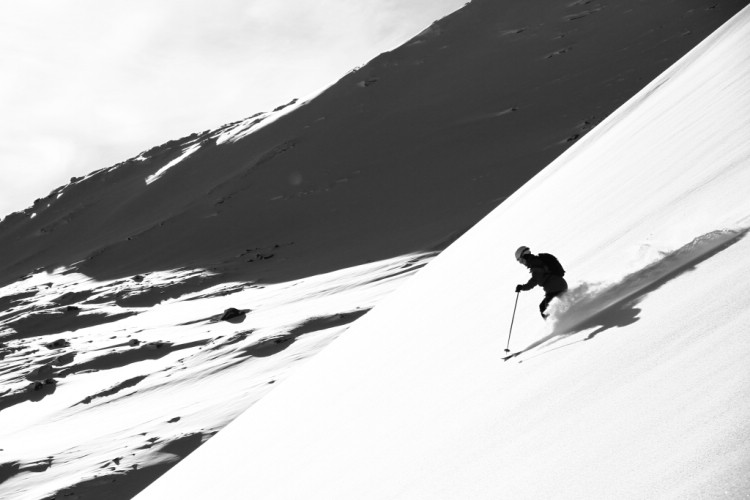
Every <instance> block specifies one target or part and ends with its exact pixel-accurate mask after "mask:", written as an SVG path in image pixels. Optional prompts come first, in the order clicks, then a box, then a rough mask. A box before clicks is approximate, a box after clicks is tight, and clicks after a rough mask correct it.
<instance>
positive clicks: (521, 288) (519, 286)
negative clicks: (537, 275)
mask: <svg viewBox="0 0 750 500" xmlns="http://www.w3.org/2000/svg"><path fill="white" fill-rule="evenodd" d="M521 290H523V285H516V293H518V292H520V291H521Z"/></svg>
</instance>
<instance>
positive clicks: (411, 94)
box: [0, 0, 744, 283]
mask: <svg viewBox="0 0 750 500" xmlns="http://www.w3.org/2000/svg"><path fill="white" fill-rule="evenodd" d="M743 4H744V2H741V1H734V2H729V1H727V2H719V3H717V2H715V1H713V0H711V1H706V0H700V1H698V0H691V1H688V2H679V3H675V2H639V3H638V4H635V5H634V4H633V2H627V1H609V2H589V1H577V2H568V3H554V2H548V3H547V4H546V5H545V8H543V9H540V8H539V6H538V5H537V4H533V3H530V2H523V1H520V0H514V1H504V2H496V1H476V2H472V3H470V4H468V5H467V6H466V7H464V8H463V9H461V10H459V11H458V12H456V13H454V14H453V15H451V16H448V17H447V18H445V19H443V20H441V21H438V22H436V23H435V24H433V25H432V26H431V27H430V28H428V29H427V30H425V31H424V32H423V33H422V34H420V35H418V36H417V37H415V38H414V39H413V40H412V41H410V42H408V43H406V44H405V45H403V46H402V47H399V48H398V49H396V50H394V51H392V52H389V53H385V54H382V55H381V56H379V57H377V58H375V59H374V60H373V61H371V62H370V63H369V64H367V65H366V66H364V67H362V68H360V69H359V70H356V71H354V72H352V73H350V74H348V75H346V76H344V77H343V78H342V79H341V80H340V81H339V82H337V83H336V84H335V85H333V86H331V87H330V88H329V89H327V90H326V91H324V92H323V93H322V94H320V95H318V96H316V97H315V98H314V99H311V100H304V101H299V102H297V103H295V104H293V105H292V106H290V107H288V108H286V113H284V111H285V110H284V109H282V110H279V111H277V112H276V113H271V114H266V113H264V114H259V115H256V116H253V117H250V118H248V119H247V120H243V121H242V122H240V123H237V124H233V125H229V126H226V127H222V128H219V129H218V130H215V131H207V132H204V133H199V134H195V135H193V136H191V137H187V138H184V139H181V140H178V141H174V142H172V143H168V144H165V145H163V146H161V147H157V148H154V149H152V150H150V151H147V152H144V153H143V154H141V155H139V156H138V157H136V158H134V159H131V160H129V161H127V162H124V163H123V164H120V165H116V166H114V167H111V168H107V169H103V170H100V171H98V172H95V173H93V174H89V175H87V176H85V177H83V178H79V179H75V180H74V181H73V182H71V183H70V184H69V185H67V186H65V187H61V188H60V189H58V190H55V191H53V192H52V193H51V194H50V195H49V196H47V197H45V198H41V199H39V200H38V201H37V202H36V203H35V205H34V206H33V207H31V208H29V209H28V210H27V211H25V212H22V213H17V214H14V215H11V216H8V217H6V218H5V220H4V221H3V222H2V224H0V238H1V241H2V248H3V255H2V259H1V260H2V264H1V265H2V269H0V272H1V273H2V276H3V277H4V278H3V282H4V283H7V282H8V281H9V280H14V279H17V278H18V277H19V276H22V275H24V274H26V273H28V272H30V271H33V270H35V269H39V268H43V269H45V270H52V269H54V268H55V267H58V266H63V265H64V266H71V265H75V268H76V269H78V270H79V271H81V272H82V273H84V274H86V275H87V276H90V277H92V278H94V279H99V280H103V279H114V278H122V277H129V276H133V275H137V274H144V273H148V272H153V271H165V270H170V269H178V268H190V269H211V270H213V271H215V272H218V273H220V274H221V275H222V276H224V279H225V280H227V281H229V280H231V279H241V280H245V281H251V280H252V281H258V280H263V281H267V282H279V281H285V280H289V279H295V278H301V277H304V276H309V275H312V274H319V273H321V272H327V271H332V270H334V269H340V268H342V267H348V266H351V265H357V264H361V263H364V262H367V261H369V260H381V259H384V258H390V257H394V256H397V255H403V254H405V253H409V252H413V251H424V250H426V249H442V248H444V247H445V245H446V243H447V242H450V241H452V240H454V239H455V238H456V236H457V235H459V234H461V233H463V232H464V231H465V230H466V229H468V228H469V227H471V226H472V225H473V224H474V223H476V221H477V220H479V219H480V218H481V217H483V216H484V215H486V214H487V213H489V212H490V210H492V209H493V208H494V207H495V206H497V205H498V204H499V203H500V202H501V201H502V200H503V199H505V198H507V197H508V196H510V195H511V194H512V193H513V192H514V191H515V190H516V189H517V188H518V187H520V186H521V185H522V184H523V183H524V182H526V181H527V180H528V179H530V178H531V177H532V176H533V175H534V174H536V173H538V172H539V171H541V170H542V169H543V168H544V167H545V166H546V165H547V164H549V162H551V161H552V160H553V159H555V158H556V157H557V156H559V155H560V154H561V153H562V152H563V151H564V150H565V149H566V148H567V147H568V146H570V144H572V143H574V142H575V141H576V140H577V139H578V138H580V137H581V136H582V135H584V134H585V133H586V132H587V131H589V130H590V129H591V128H593V127H594V126H595V125H596V124H597V123H599V122H600V121H601V120H603V119H604V118H606V117H607V116H608V115H609V114H610V113H612V112H613V111H614V110H615V109H617V108H618V107H619V106H620V105H622V104H623V103H624V102H625V101H626V100H627V99H628V98H630V97H631V96H632V95H633V94H634V93H635V92H636V91H638V90H640V89H641V88H642V87H643V86H644V85H646V84H647V83H648V82H649V81H651V80H652V79H653V78H655V77H656V76H657V75H658V74H659V73H660V72H661V71H663V70H665V69H666V68H667V67H668V66H669V65H670V64H671V63H673V62H674V61H675V60H676V59H677V58H678V57H680V56H682V55H683V54H684V53H685V52H686V51H687V50H688V49H689V48H691V47H693V46H694V45H695V44H696V43H697V42H698V41H700V40H701V39H703V38H704V37H705V36H707V35H708V34H709V33H711V32H712V31H713V30H714V29H716V28H717V27H718V26H720V25H721V24H722V23H723V22H724V21H725V20H726V19H728V18H729V17H730V16H731V15H732V14H733V13H735V12H736V11H737V10H738V9H739V8H740V7H741V6H742V5H743ZM605 47H606V49H605ZM290 108H294V109H293V111H292V110H291V109H290ZM282 114H283V115H284V116H278V115H282ZM274 117H277V118H276V119H275V121H273V120H274ZM269 121H273V123H268V122H269ZM188 153H189V155H188ZM186 155H187V156H186ZM178 160H179V162H178V163H176V164H174V165H173V166H172V167H171V168H169V169H168V170H166V171H162V169H164V167H165V166H166V165H168V164H170V163H173V162H175V161H178ZM160 172H161V173H160ZM158 173H159V175H158V176H157V177H155V176H156V175H157V174H158ZM149 180H152V181H153V182H150V183H149V182H148V181H149ZM353 214H356V217H355V216H353ZM32 216H33V218H32ZM275 245H279V246H280V247H281V248H279V249H277V251H276V252H275V254H276V258H277V259H279V258H284V259H286V260H285V264H284V265H283V266H280V265H278V264H277V263H276V262H257V263H254V265H252V266H250V265H247V263H246V262H245V261H242V260H238V259H237V256H238V255H239V254H241V253H242V252H243V251H245V249H246V248H255V247H257V248H269V247H274V246H275ZM332 249H336V250H335V251H334V250H332Z"/></svg>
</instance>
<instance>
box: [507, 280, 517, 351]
mask: <svg viewBox="0 0 750 500" xmlns="http://www.w3.org/2000/svg"><path fill="white" fill-rule="evenodd" d="M520 295H521V292H520V291H519V292H516V303H515V305H514V306H513V317H512V318H511V319H510V330H508V344H507V345H506V346H505V352H510V349H509V347H510V334H511V333H513V321H515V319H516V307H518V297H519V296H520Z"/></svg>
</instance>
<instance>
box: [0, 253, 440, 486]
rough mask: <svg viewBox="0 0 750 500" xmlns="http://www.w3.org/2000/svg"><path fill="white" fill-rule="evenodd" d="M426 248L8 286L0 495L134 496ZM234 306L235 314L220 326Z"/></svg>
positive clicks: (340, 326) (414, 265)
mask: <svg viewBox="0 0 750 500" xmlns="http://www.w3.org/2000/svg"><path fill="white" fill-rule="evenodd" d="M432 257H433V255H431V254H424V255H412V256H404V257H401V258H395V259H391V260H389V261H384V262H377V263H372V264H367V265H363V266H358V267H356V268H351V269H342V270H340V271H337V272H333V273H328V274H325V275H319V276H314V277H310V278H307V279H302V280H297V281H294V282H288V283H280V284H275V285H256V284H249V283H221V284H218V285H215V286H210V284H211V278H212V275H211V273H209V272H206V271H185V270H183V271H173V272H162V273H151V274H149V275H148V276H139V277H136V278H135V279H129V280H115V281H111V282H97V281H94V280H92V279H90V278H88V277H86V276H83V275H80V274H78V273H75V272H71V271H69V270H64V269H60V270H58V271H57V272H55V273H37V274H34V275H31V276H29V277H28V278H27V279H25V280H22V281H20V282H17V283H14V284H13V285H11V286H8V287H5V288H4V289H3V295H4V298H6V299H8V298H9V299H10V300H9V302H10V305H11V307H9V308H8V309H7V311H6V312H4V313H3V315H2V319H3V320H4V322H5V323H6V325H10V326H11V327H13V328H12V329H7V330H6V331H5V332H3V333H5V334H6V335H5V336H4V339H3V340H4V341H5V342H6V346H2V345H0V356H2V357H3V369H2V371H1V372H0V383H1V384H2V387H3V389H2V392H0V410H2V413H0V429H2V439H1V440H0V442H1V443H2V450H0V455H1V456H3V458H5V457H13V460H12V461H11V460H8V459H7V458H6V459H5V460H4V462H5V464H4V467H3V470H2V471H0V472H3V473H4V474H7V476H6V478H4V479H7V480H5V481H4V482H3V484H2V485H1V486H0V497H2V498H14V499H17V500H23V499H37V498H44V497H46V496H48V495H49V494H50V493H54V492H59V494H60V495H63V497H66V496H67V497H70V496H73V495H76V496H73V497H74V498H81V496H82V495H83V496H84V498H102V496H105V497H107V498H130V497H132V496H133V495H134V494H135V493H136V492H137V491H140V490H141V489H142V488H143V485H144V484H147V483H148V482H150V481H152V480H153V479H154V478H155V477H158V475H159V474H160V473H162V472H163V471H164V470H166V469H167V468H168V467H170V466H171V465H172V464H173V463H174V462H175V461H177V460H179V459H180V458H181V457H183V456H185V455H186V454H187V453H189V452H190V451H192V450H193V449H194V448H196V447H197V446H199V445H200V444H201V443H202V442H203V441H204V440H205V439H207V438H208V437H210V436H211V435H213V434H214V433H215V432H216V431H217V430H218V429H220V428H221V427H223V426H224V425H226V424H227V423H228V422H230V421H231V420H232V419H233V418H235V417H236V416H237V415H239V414H240V413H241V412H242V411H243V410H245V409H246V408H247V407H248V406H250V405H252V404H253V403H254V402H255V401H257V400H259V399H260V398H262V397H263V396H264V395H266V394H267V393H268V392H269V391H270V390H271V389H272V388H273V387H274V385H275V384H276V383H278V382H280V381H281V380H283V379H284V378H285V377H286V376H288V374H289V373H290V372H291V371H293V370H294V369H296V367H297V366H298V364H299V363H300V362H302V361H305V360H306V359H308V358H309V357H311V356H313V355H315V354H316V353H317V352H319V351H320V350H321V349H323V348H324V347H325V346H326V345H328V343H330V342H331V341H332V340H333V339H335V338H336V337H337V336H338V335H340V334H341V333H342V332H343V331H344V330H346V328H347V327H348V325H349V324H350V323H351V322H352V321H354V320H355V319H357V318H359V317H360V316H362V315H363V314H364V313H365V312H367V311H368V310H369V309H371V308H372V307H373V305H374V304H375V303H376V302H377V301H378V300H380V299H381V298H382V297H383V296H385V295H387V294H388V293H390V292H391V291H393V290H394V289H395V288H396V287H397V286H398V284H399V283H401V282H402V281H403V280H405V279H408V278H409V276H411V275H413V274H414V272H416V270H418V269H419V268H421V267H422V266H423V265H424V263H425V262H426V261H428V260H429V259H431V258H432ZM174 283H178V284H182V287H183V288H182V289H181V290H179V291H180V292H181V293H180V294H179V297H176V298H171V297H169V295H168V294H169V293H174V288H170V286H171V285H173V284H174ZM178 288H179V287H178ZM191 288H193V289H195V290H197V291H190V289H191ZM73 301H75V303H76V304H77V305H76V306H71V305H67V304H70V303H71V302H73ZM155 302H156V303H155ZM230 304H234V305H236V306H237V307H245V309H238V312H241V313H243V314H241V315H240V316H237V317H235V318H231V319H228V320H226V321H221V320H220V318H221V317H222V316H223V312H224V311H225V309H227V308H228V305H230ZM60 330H68V331H67V332H66V333H64V334H60V335H56V336H54V337H52V338H51V339H48V342H47V343H44V344H43V343H22V341H23V340H24V339H25V338H27V337H34V336H38V335H43V334H44V333H46V332H47V331H49V332H51V333H54V332H56V331H60ZM19 341H21V342H19ZM53 395H54V397H51V396H53ZM30 402H35V403H34V405H33V407H29V405H28V404H23V403H30ZM32 410H33V411H32ZM53 464H54V466H53ZM100 476H104V478H101V477H100ZM125 476H128V477H127V481H123V478H124V477H125ZM82 477H83V478H85V480H83V481H82V480H81V478H82ZM105 484H111V485H112V489H111V491H109V492H105V493H102V488H103V485H105ZM71 486H75V490H71ZM104 488H105V491H106V488H107V487H106V486H104Z"/></svg>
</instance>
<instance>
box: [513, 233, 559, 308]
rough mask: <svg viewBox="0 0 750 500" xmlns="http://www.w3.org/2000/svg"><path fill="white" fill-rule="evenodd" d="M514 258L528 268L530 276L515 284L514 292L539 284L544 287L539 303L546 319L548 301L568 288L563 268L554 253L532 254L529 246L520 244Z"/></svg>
mask: <svg viewBox="0 0 750 500" xmlns="http://www.w3.org/2000/svg"><path fill="white" fill-rule="evenodd" d="M516 260H517V261H518V262H520V263H521V264H523V265H524V266H526V267H528V268H529V272H530V273H531V278H530V279H529V281H527V282H526V283H525V284H523V285H517V286H516V293H519V292H521V291H527V290H531V289H532V288H534V287H535V286H537V285H539V286H541V287H542V288H543V289H544V300H542V302H541V303H540V304H539V312H541V313H542V318H544V319H547V317H548V316H549V314H547V313H545V311H546V310H547V307H548V306H549V303H550V301H551V300H552V299H553V298H555V297H557V296H558V295H560V294H561V293H563V292H564V291H565V290H567V289H568V283H567V281H565V279H564V278H563V276H564V275H565V270H564V269H563V267H562V266H561V265H560V262H558V260H557V258H555V256H554V255H551V254H548V253H540V254H539V255H534V254H532V253H531V250H529V247H526V246H521V247H519V248H518V250H516Z"/></svg>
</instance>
